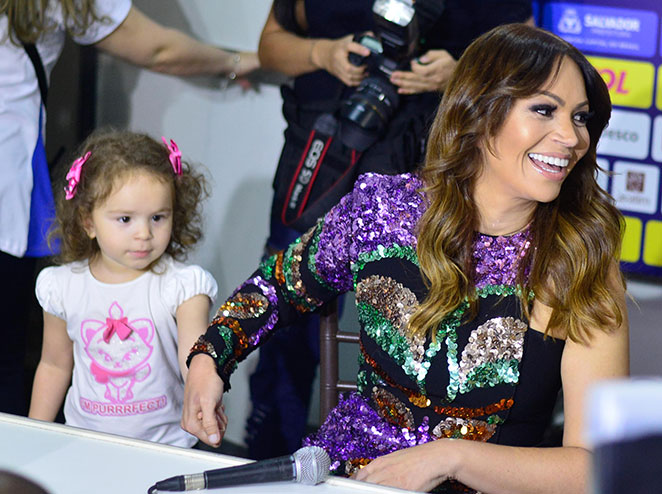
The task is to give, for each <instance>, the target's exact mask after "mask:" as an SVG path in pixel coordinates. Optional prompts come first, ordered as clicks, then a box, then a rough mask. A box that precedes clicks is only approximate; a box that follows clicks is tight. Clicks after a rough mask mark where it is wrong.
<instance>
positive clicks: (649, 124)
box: [534, 0, 662, 278]
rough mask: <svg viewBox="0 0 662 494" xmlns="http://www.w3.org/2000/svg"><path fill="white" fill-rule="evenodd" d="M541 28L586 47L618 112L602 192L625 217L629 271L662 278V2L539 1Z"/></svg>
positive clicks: (602, 146) (603, 157)
mask: <svg viewBox="0 0 662 494" xmlns="http://www.w3.org/2000/svg"><path fill="white" fill-rule="evenodd" d="M534 7H535V10H534V12H535V13H536V16H537V24H538V25H539V26H541V27H543V28H545V29H548V30H549V31H552V32H553V33H555V34H557V35H559V36H560V37H562V38H564V39H565V40H567V41H569V42H570V43H572V44H573V45H575V46H576V47H577V48H579V49H580V50H581V51H582V52H583V53H584V54H585V55H586V56H587V57H588V59H589V60H590V61H591V63H593V65H594V66H595V67H596V68H597V69H598V71H599V72H600V74H602V77H603V78H604V80H605V82H606V83H607V86H608V87H609V93H610V95H611V101H612V103H613V106H614V108H613V112H612V117H611V121H610V123H609V127H607V129H606V130H605V132H604V134H603V135H602V138H601V139H600V143H599V144H598V156H599V159H598V162H599V164H600V166H601V167H602V168H603V169H604V170H605V171H607V173H600V175H599V177H598V180H599V183H600V185H601V186H602V187H603V188H604V189H605V190H607V191H609V193H610V194H611V195H612V196H613V197H614V199H615V200H616V205H617V206H618V208H619V209H620V210H621V211H622V212H623V214H624V215H625V223H626V227H625V237H624V239H623V249H622V253H621V255H622V261H623V263H622V266H623V269H624V271H626V272H628V273H631V274H638V275H643V276H645V277H656V278H662V207H661V206H660V201H661V197H660V196H661V195H662V194H660V183H661V182H660V178H661V177H660V172H661V169H662V35H661V30H660V24H661V22H660V21H661V19H662V0H575V1H557V0H538V1H537V2H535V6H534Z"/></svg>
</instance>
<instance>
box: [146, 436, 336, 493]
mask: <svg viewBox="0 0 662 494" xmlns="http://www.w3.org/2000/svg"><path fill="white" fill-rule="evenodd" d="M330 466H331V459H330V458H329V455H328V454H327V453H326V451H324V450H323V449H322V448H320V447H319V446H307V447H305V448H301V449H298V450H296V451H295V452H294V453H292V454H291V455H290V456H281V457H278V458H272V459H269V460H261V461H256V462H253V463H247V464H246V465H238V466H236V467H227V468H217V469H216V470H207V471H206V472H202V473H194V474H191V475H177V476H176V477H170V478H169V479H165V480H161V481H160V482H157V483H156V484H154V485H153V486H152V487H150V488H149V490H148V491H147V492H148V494H151V493H154V492H159V491H193V490H200V489H215V488H217V487H229V486H235V485H245V484H259V483H262V482H282V481H295V482H299V483H302V484H307V485H315V484H319V483H320V482H323V481H324V479H326V478H327V477H328V475H329V467H330Z"/></svg>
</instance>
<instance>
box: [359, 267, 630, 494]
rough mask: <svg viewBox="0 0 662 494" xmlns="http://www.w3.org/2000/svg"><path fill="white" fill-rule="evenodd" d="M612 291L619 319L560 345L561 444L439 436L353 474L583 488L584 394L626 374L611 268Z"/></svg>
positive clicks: (400, 480) (516, 488) (521, 488)
mask: <svg viewBox="0 0 662 494" xmlns="http://www.w3.org/2000/svg"><path fill="white" fill-rule="evenodd" d="M616 269H617V268H616ZM616 269H614V273H616ZM612 290H613V293H617V294H618V296H617V299H618V300H619V306H620V309H621V311H622V313H623V315H624V320H623V323H622V324H621V325H620V326H619V327H614V328H598V329H594V330H593V331H592V332H591V339H590V341H589V342H588V343H587V344H583V343H577V342H573V341H571V340H570V339H568V340H567V341H566V344H565V349H564V351H563V358H562V361H561V377H562V380H563V396H564V416H565V424H564V434H563V446H562V447H559V448H530V447H529V448H524V447H512V446H500V445H495V444H489V443H480V442H475V441H467V440H453V439H440V440H438V441H433V442H431V443H427V444H424V445H422V446H416V447H413V448H409V449H406V450H402V451H398V452H396V453H393V454H390V455H387V456H384V457H382V458H378V459H376V460H374V461H373V462H371V463H370V464H369V465H367V466H366V467H365V468H363V469H362V470H360V471H359V472H358V473H357V475H356V478H357V479H360V480H365V481H368V482H374V483H378V484H385V485H391V486H396V487H401V488H405V489H411V490H421V491H427V490H430V489H432V488H433V487H434V486H436V485H438V484H439V483H441V482H442V481H444V480H446V479H449V478H455V479H457V480H458V481H460V482H462V483H463V484H465V485H467V486H469V487H471V488H473V489H476V490H478V491H480V492H484V493H485V494H488V493H489V494H520V493H522V494H537V493H545V494H548V493H559V494H560V493H563V494H571V493H585V492H586V491H587V479H588V472H589V467H590V462H591V453H590V451H589V450H588V448H587V446H586V444H585V443H584V437H583V434H584V430H585V425H584V413H585V406H586V403H585V397H586V395H587V392H588V390H589V388H590V386H591V385H593V384H594V383H596V382H597V381H600V380H603V379H611V378H618V377H623V376H627V375H628V374H629V339H628V323H627V316H626V314H627V311H626V307H625V293H624V290H623V288H622V287H621V285H620V283H618V282H617V281H616V274H615V276H614V282H613V283H612ZM550 313H551V310H550V309H549V308H548V307H543V306H542V305H541V304H537V305H536V306H534V312H533V314H532V317H531V327H534V328H544V327H546V321H547V320H549V315H550ZM605 329H606V331H605ZM529 331H531V330H529Z"/></svg>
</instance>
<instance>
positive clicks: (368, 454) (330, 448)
mask: <svg viewBox="0 0 662 494" xmlns="http://www.w3.org/2000/svg"><path fill="white" fill-rule="evenodd" d="M429 429H430V427H429V424H428V418H427V417H424V418H423V421H422V423H421V425H419V426H418V428H417V429H415V430H409V429H407V428H399V427H397V426H395V425H393V424H390V423H388V422H386V421H385V420H384V419H382V418H381V417H380V416H379V414H378V413H377V412H376V411H375V410H373V409H372V407H371V406H370V404H369V403H368V401H367V400H366V398H364V397H363V396H361V395H359V394H357V393H350V394H349V395H348V396H346V397H341V399H340V403H339V404H338V406H336V407H335V408H334V409H333V410H331V412H330V413H329V415H328V417H327V418H326V420H325V421H324V423H323V424H322V425H321V426H320V428H319V430H318V431H317V432H316V433H314V434H312V435H310V436H308V437H307V438H305V439H304V442H303V444H304V446H319V447H321V448H322V449H324V450H325V451H326V452H327V453H328V454H329V456H330V457H331V462H332V465H331V470H335V469H336V468H338V466H339V465H340V462H342V461H345V460H353V459H356V458H370V459H373V458H377V457H378V456H383V455H385V454H388V453H392V452H394V451H397V450H399V449H403V448H408V447H411V446H416V445H418V444H423V443H427V442H428V441H432V440H434V439H435V437H434V436H432V435H431V434H430V432H429Z"/></svg>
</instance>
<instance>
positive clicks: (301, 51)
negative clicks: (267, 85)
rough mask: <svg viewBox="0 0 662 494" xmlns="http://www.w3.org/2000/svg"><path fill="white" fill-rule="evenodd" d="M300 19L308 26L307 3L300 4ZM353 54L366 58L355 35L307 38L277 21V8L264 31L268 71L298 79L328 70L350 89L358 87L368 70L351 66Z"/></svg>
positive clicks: (261, 51)
mask: <svg viewBox="0 0 662 494" xmlns="http://www.w3.org/2000/svg"><path fill="white" fill-rule="evenodd" d="M296 5H297V6H296V12H297V15H296V18H297V20H298V21H299V24H304V25H305V12H304V11H303V2H302V1H297V2H296ZM350 52H353V53H358V54H359V55H362V56H366V55H369V54H370V50H368V49H367V48H366V47H365V46H363V45H360V44H359V43H355V42H354V41H352V35H351V34H350V35H347V36H344V37H342V38H339V39H325V38H304V37H302V36H298V35H296V34H294V33H292V32H290V31H288V30H287V29H285V28H284V27H283V26H282V25H281V24H280V23H279V22H278V20H277V19H276V16H275V14H274V11H273V8H272V9H271V12H269V17H268V18H267V21H266V23H265V25H264V28H263V29H262V35H261V36H260V44H259V47H258V52H257V53H258V56H259V57H260V63H261V64H262V66H263V67H264V68H266V69H270V70H275V71H277V72H281V73H283V74H285V75H288V76H292V77H296V76H299V75H302V74H306V73H308V72H314V71H316V70H320V69H322V70H326V71H327V72H329V73H330V74H331V75H333V76H335V77H337V78H338V79H340V80H341V81H342V82H343V83H345V84H346V85H348V86H357V85H358V84H359V83H360V82H361V80H362V79H363V77H364V74H365V69H364V67H356V66H355V65H352V64H351V63H349V54H350Z"/></svg>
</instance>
